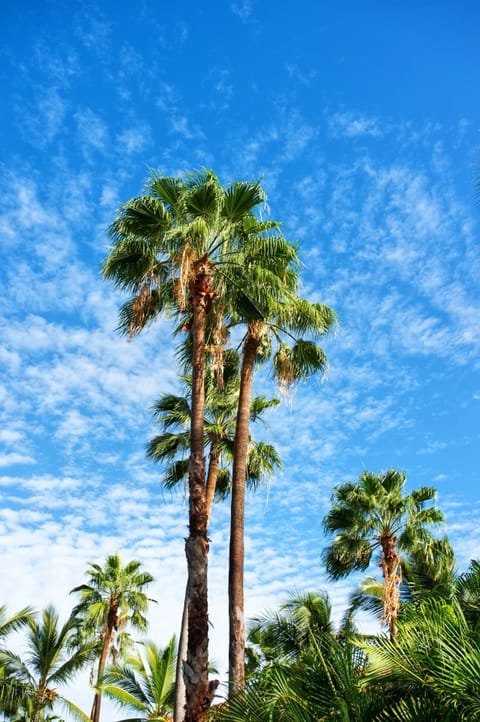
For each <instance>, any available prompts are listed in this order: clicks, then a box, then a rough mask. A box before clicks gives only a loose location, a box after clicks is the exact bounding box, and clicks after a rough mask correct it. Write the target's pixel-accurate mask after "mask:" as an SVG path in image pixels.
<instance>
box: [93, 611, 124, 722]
mask: <svg viewBox="0 0 480 722" xmlns="http://www.w3.org/2000/svg"><path fill="white" fill-rule="evenodd" d="M117 609H118V604H113V605H111V606H110V610H109V612H108V618H107V621H106V623H105V629H104V635H103V646H102V653H101V655H100V661H99V663H98V672H97V686H98V685H99V684H100V682H101V681H102V677H103V675H104V672H105V667H106V665H107V659H108V652H109V650H110V644H111V641H112V635H113V630H114V629H115V627H116V623H117ZM101 702H102V693H101V691H100V690H99V689H97V690H96V692H95V697H94V698H93V705H92V711H91V712H90V720H91V722H99V720H100V705H101Z"/></svg>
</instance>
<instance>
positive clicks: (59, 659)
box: [0, 606, 96, 719]
mask: <svg viewBox="0 0 480 722" xmlns="http://www.w3.org/2000/svg"><path fill="white" fill-rule="evenodd" d="M78 625H79V620H78V619H77V618H76V617H75V616H71V617H70V618H69V619H68V620H67V622H66V623H65V624H63V625H62V626H60V624H59V616H58V613H57V612H56V611H55V609H54V608H53V607H52V606H49V607H47V608H46V609H45V610H43V612H42V615H41V620H40V621H37V619H36V618H35V617H33V616H31V615H29V619H28V632H27V645H28V651H27V654H26V656H25V658H24V659H23V658H22V657H21V656H19V655H17V654H14V653H13V652H11V651H9V650H2V651H1V652H0V664H1V666H2V667H4V668H5V669H6V670H7V684H9V685H10V686H12V685H13V686H16V690H17V697H16V699H17V702H18V704H19V706H20V707H21V708H24V709H30V708H31V710H32V714H33V712H35V711H36V710H37V711H38V710H41V709H44V708H45V709H51V708H52V706H53V704H54V702H55V701H56V700H57V699H58V700H60V701H62V702H63V704H64V705H65V706H67V707H68V708H69V709H72V710H73V709H74V708H75V705H72V703H70V702H69V701H68V700H67V699H65V697H63V696H62V695H61V694H60V693H59V692H58V690H57V686H62V685H65V684H66V683H68V682H69V681H70V680H71V679H72V677H74V676H75V675H76V674H77V672H79V671H80V670H81V669H82V668H84V667H85V666H86V665H87V664H88V663H89V662H90V661H91V659H92V658H93V654H94V652H95V649H96V645H95V644H94V643H93V642H91V641H90V642H88V641H87V642H85V641H79V637H78ZM77 713H78V714H77V716H82V714H83V713H81V711H79V710H78V709H77ZM84 717H86V716H84ZM87 719H88V718H87Z"/></svg>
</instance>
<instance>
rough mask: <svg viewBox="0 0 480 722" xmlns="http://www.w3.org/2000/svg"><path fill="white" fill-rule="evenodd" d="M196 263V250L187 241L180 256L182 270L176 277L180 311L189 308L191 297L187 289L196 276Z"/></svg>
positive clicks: (176, 291)
mask: <svg viewBox="0 0 480 722" xmlns="http://www.w3.org/2000/svg"><path fill="white" fill-rule="evenodd" d="M194 263H195V262H194V251H193V249H192V247H191V246H190V244H188V243H186V244H185V246H184V247H183V249H182V254H181V258H180V264H179V265H180V271H179V274H178V277H177V278H176V279H175V298H176V301H177V303H178V307H179V309H180V311H185V310H186V309H187V308H188V304H189V297H188V294H187V291H188V288H189V285H190V282H191V280H192V278H193V276H194Z"/></svg>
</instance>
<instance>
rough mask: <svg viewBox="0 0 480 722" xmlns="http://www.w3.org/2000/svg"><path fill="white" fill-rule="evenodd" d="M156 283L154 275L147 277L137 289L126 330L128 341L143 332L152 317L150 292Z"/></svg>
mask: <svg viewBox="0 0 480 722" xmlns="http://www.w3.org/2000/svg"><path fill="white" fill-rule="evenodd" d="M157 281H158V279H156V278H155V276H154V275H150V276H147V278H146V279H144V281H143V282H142V284H141V285H140V287H139V289H138V292H137V296H136V297H135V298H134V300H133V303H132V317H131V319H130V326H129V328H128V340H129V341H130V340H131V339H132V338H133V337H134V336H138V335H139V334H140V333H141V332H142V331H143V329H144V328H145V326H146V324H147V323H148V321H149V319H150V318H151V317H152V310H153V298H152V290H153V288H155V287H157V285H158V284H157Z"/></svg>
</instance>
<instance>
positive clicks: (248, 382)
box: [228, 324, 260, 695]
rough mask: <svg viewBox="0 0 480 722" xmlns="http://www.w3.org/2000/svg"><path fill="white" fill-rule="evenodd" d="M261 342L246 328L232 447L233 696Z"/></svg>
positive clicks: (240, 671) (241, 637)
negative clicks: (255, 379) (247, 480)
mask: <svg viewBox="0 0 480 722" xmlns="http://www.w3.org/2000/svg"><path fill="white" fill-rule="evenodd" d="M259 340H260V328H259V327H258V325H257V324H255V325H253V324H252V325H251V326H250V327H249V331H248V336H247V339H246V341H245V344H244V347H243V359H242V368H241V372H240V396H239V399H238V411H237V423H236V427H235V440H234V447H233V470H232V500H231V504H232V511H231V518H230V562H229V573H228V604H229V627H230V628H229V667H228V682H229V694H230V695H232V694H235V693H236V692H238V691H239V690H241V689H243V687H244V685H245V619H244V594H243V577H244V556H245V554H244V531H245V478H246V473H247V453H248V438H249V426H250V405H251V401H252V384H253V367H254V363H255V358H256V355H257V349H258V344H259Z"/></svg>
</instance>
